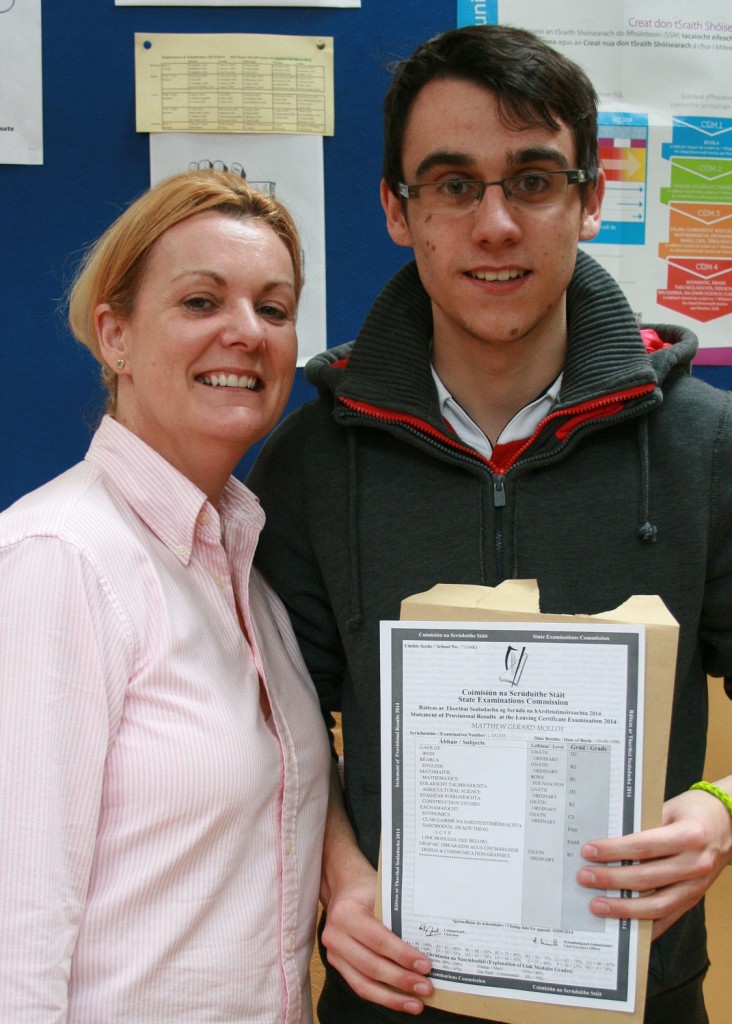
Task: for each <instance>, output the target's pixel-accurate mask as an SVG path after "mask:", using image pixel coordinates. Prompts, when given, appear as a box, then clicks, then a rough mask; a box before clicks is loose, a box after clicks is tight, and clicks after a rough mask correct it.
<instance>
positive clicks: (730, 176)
mask: <svg viewBox="0 0 732 1024" xmlns="http://www.w3.org/2000/svg"><path fill="white" fill-rule="evenodd" d="M495 22H500V23H506V24H511V25H520V26H521V27H522V28H527V29H530V30H532V31H534V32H536V33H537V34H538V35H540V36H541V37H542V38H543V39H545V40H546V41H547V42H548V43H550V44H551V45H552V46H554V47H556V48H557V49H559V50H561V51H562V52H564V53H566V54H567V56H568V57H571V59H572V60H574V61H576V62H577V63H578V64H579V65H581V66H582V67H583V68H584V69H585V70H586V71H587V73H588V74H589V75H590V77H591V79H592V81H593V83H594V85H595V88H596V89H597V92H598V95H599V97H600V101H601V114H600V119H599V121H600V125H599V127H600V133H599V134H600V157H601V160H602V162H603V166H604V168H605V173H606V176H607V191H606V198H605V203H604V207H603V227H602V230H601V232H600V234H599V236H598V237H597V239H595V240H594V241H593V242H589V243H584V244H583V247H584V248H586V249H587V251H588V252H590V253H591V254H592V255H593V256H595V257H596V258H597V259H598V260H599V261H600V262H601V263H602V264H603V265H604V266H605V267H606V268H607V269H608V270H609V271H610V272H611V273H612V274H613V276H614V277H615V278H616V280H617V281H618V283H619V284H620V285H621V287H622V288H623V290H624V292H625V294H626V295H627V296H628V299H629V300H630V303H631V305H632V307H633V309H634V311H635V313H636V315H637V317H638V319H639V320H642V321H643V322H644V323H664V322H667V321H669V320H673V322H675V323H679V324H681V325H682V326H686V327H688V328H690V329H691V330H693V331H694V332H695V333H696V334H698V336H699V338H700V344H701V347H702V350H701V352H700V355H699V357H698V358H697V362H707V363H717V364H719V363H732V348H730V347H729V345H730V339H731V338H732V116H731V114H732V78H730V57H732V11H731V10H730V8H729V6H728V4H726V3H725V2H724V0H698V2H697V3H695V4H694V7H693V9H690V8H689V7H688V5H686V4H682V3H681V2H680V0H643V2H642V3H641V0H608V2H606V3H604V4H603V5H602V6H601V7H597V6H596V5H588V4H586V3H585V2H583V0H566V2H565V3H564V4H562V5H560V6H557V5H552V6H551V7H547V6H545V5H542V4H536V3H535V2H533V0H489V2H487V3H477V2H473V0H459V3H458V23H459V24H481V23H482V24H486V23H495Z"/></svg>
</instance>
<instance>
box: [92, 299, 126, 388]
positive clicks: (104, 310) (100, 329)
mask: <svg viewBox="0 0 732 1024" xmlns="http://www.w3.org/2000/svg"><path fill="white" fill-rule="evenodd" d="M94 326H95V327H96V331H97V340H98V342H99V350H100V352H101V354H102V359H103V360H104V362H105V363H106V364H107V366H108V367H109V369H110V370H111V371H112V373H116V374H117V375H119V374H124V373H125V372H129V367H127V365H126V363H127V358H128V352H127V341H126V337H125V321H124V320H121V319H120V317H118V316H117V315H116V314H115V313H113V312H112V307H111V306H110V305H109V303H108V302H101V303H100V304H99V305H98V306H97V308H96V309H95V310H94Z"/></svg>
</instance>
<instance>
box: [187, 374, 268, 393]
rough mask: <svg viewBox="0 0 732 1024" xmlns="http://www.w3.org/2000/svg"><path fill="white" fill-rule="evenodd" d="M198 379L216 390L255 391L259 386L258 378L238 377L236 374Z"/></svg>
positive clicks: (214, 375)
mask: <svg viewBox="0 0 732 1024" xmlns="http://www.w3.org/2000/svg"><path fill="white" fill-rule="evenodd" d="M198 379H199V380H201V381H203V383H204V384H210V385H211V387H214V388H249V390H253V389H254V388H256V386H257V379H256V377H238V376H237V375H236V374H235V373H214V374H210V375H205V374H204V375H202V376H201V377H199V378H198Z"/></svg>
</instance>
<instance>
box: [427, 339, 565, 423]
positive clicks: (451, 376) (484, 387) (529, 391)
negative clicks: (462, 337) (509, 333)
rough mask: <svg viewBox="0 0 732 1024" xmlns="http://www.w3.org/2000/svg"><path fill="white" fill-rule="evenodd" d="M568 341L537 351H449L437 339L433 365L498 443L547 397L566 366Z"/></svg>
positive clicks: (522, 347)
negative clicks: (521, 415) (510, 425)
mask: <svg viewBox="0 0 732 1024" xmlns="http://www.w3.org/2000/svg"><path fill="white" fill-rule="evenodd" d="M565 353H566V340H564V339H563V340H562V341H561V342H560V341H557V342H556V343H555V344H554V345H553V346H552V347H551V348H549V347H543V348H542V349H541V350H537V347H536V344H529V345H527V344H524V343H523V341H517V342H515V343H509V344H501V345H494V344H490V343H486V342H483V341H477V340H476V341H475V343H474V344H472V345H467V346H450V345H448V346H446V347H445V348H444V349H443V348H442V347H441V346H440V344H439V341H438V339H437V338H435V342H434V345H433V351H432V364H433V366H434V368H435V372H436V373H437V375H438V377H439V378H440V380H441V381H442V383H443V384H444V385H445V387H446V388H447V390H448V391H449V392H450V394H451V395H452V397H453V398H454V399H455V401H456V402H457V403H458V404H459V405H460V406H461V407H462V408H463V409H464V410H465V412H466V413H467V414H468V415H469V416H470V418H471V419H472V420H473V421H474V422H475V423H476V424H477V425H478V426H479V427H480V429H481V430H482V431H483V433H484V434H485V435H486V437H488V438H489V440H490V441H491V442H492V443H495V441H496V440H497V438H499V437H500V435H501V433H502V431H503V430H504V428H505V427H506V425H507V424H508V423H509V422H510V421H511V420H512V419H513V417H514V416H515V415H516V413H518V412H519V411H520V410H521V409H523V408H524V407H525V406H526V405H528V404H529V402H532V401H533V400H534V399H535V398H537V397H538V396H539V395H540V394H542V392H543V391H545V390H546V389H547V388H548V387H549V386H550V385H551V384H552V382H553V381H554V380H556V378H557V376H558V375H559V374H560V373H561V371H562V368H563V366H564V358H565Z"/></svg>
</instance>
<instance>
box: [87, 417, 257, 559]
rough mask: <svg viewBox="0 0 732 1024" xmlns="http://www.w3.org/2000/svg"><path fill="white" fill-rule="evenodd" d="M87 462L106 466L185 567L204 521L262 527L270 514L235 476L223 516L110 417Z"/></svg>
mask: <svg viewBox="0 0 732 1024" xmlns="http://www.w3.org/2000/svg"><path fill="white" fill-rule="evenodd" d="M86 460H87V461H88V462H92V463H94V464H96V465H97V466H99V467H100V469H101V470H102V471H103V472H104V474H105V476H106V477H107V479H108V481H109V483H110V485H111V486H112V487H113V488H114V489H115V490H116V491H117V492H118V493H119V494H120V495H121V496H122V498H123V499H124V500H125V501H126V502H127V504H128V505H129V506H130V508H131V509H132V510H133V512H135V514H136V515H137V516H139V518H140V519H141V520H142V521H143V522H144V523H145V525H146V526H148V527H149V528H150V529H151V530H152V531H153V533H154V534H155V535H156V536H157V537H158V538H159V540H160V541H162V543H163V544H165V546H166V547H167V548H169V550H170V551H171V552H172V553H173V554H174V555H175V556H176V558H178V559H179V560H180V561H181V562H182V563H183V564H184V565H187V564H188V562H189V561H190V558H191V552H192V550H193V542H194V538H195V532H196V526H197V524H198V523H199V521H205V522H208V523H212V524H214V523H216V524H218V530H219V536H220V535H221V520H223V519H227V520H241V519H245V520H246V521H247V523H248V524H249V525H251V526H254V527H255V529H257V530H260V529H261V527H262V525H263V524H264V513H263V512H262V510H261V508H260V506H259V502H258V500H257V499H256V498H255V496H254V495H253V494H252V493H251V491H249V490H248V489H247V488H246V487H245V486H244V485H243V484H242V483H240V482H239V481H238V480H235V479H234V478H233V477H230V478H229V480H228V481H227V483H226V486H225V488H224V491H223V494H222V496H221V514H220V515H219V512H217V511H216V509H215V508H214V507H213V505H212V504H211V503H210V502H209V500H208V498H207V497H206V495H205V494H204V492H203V491H202V490H200V488H198V487H197V486H196V485H195V484H194V483H193V482H192V481H191V480H189V479H188V477H186V476H184V475H183V473H181V472H180V471H179V470H177V469H176V468H175V466H172V465H171V464H170V463H169V462H168V461H167V460H166V459H164V458H163V456H162V455H160V453H159V452H156V451H155V449H154V448H151V447H150V446H149V445H148V444H146V443H145V441H143V440H142V439H141V438H139V437H138V436H137V435H136V434H133V433H132V431H131V430H128V429H127V427H125V426H123V425H122V424H121V423H118V422H117V420H115V419H113V418H112V417H111V416H105V417H104V419H103V420H102V422H101V424H100V426H99V429H98V430H97V432H96V434H95V435H94V437H93V438H92V442H91V445H90V446H89V451H88V452H87V454H86Z"/></svg>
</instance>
